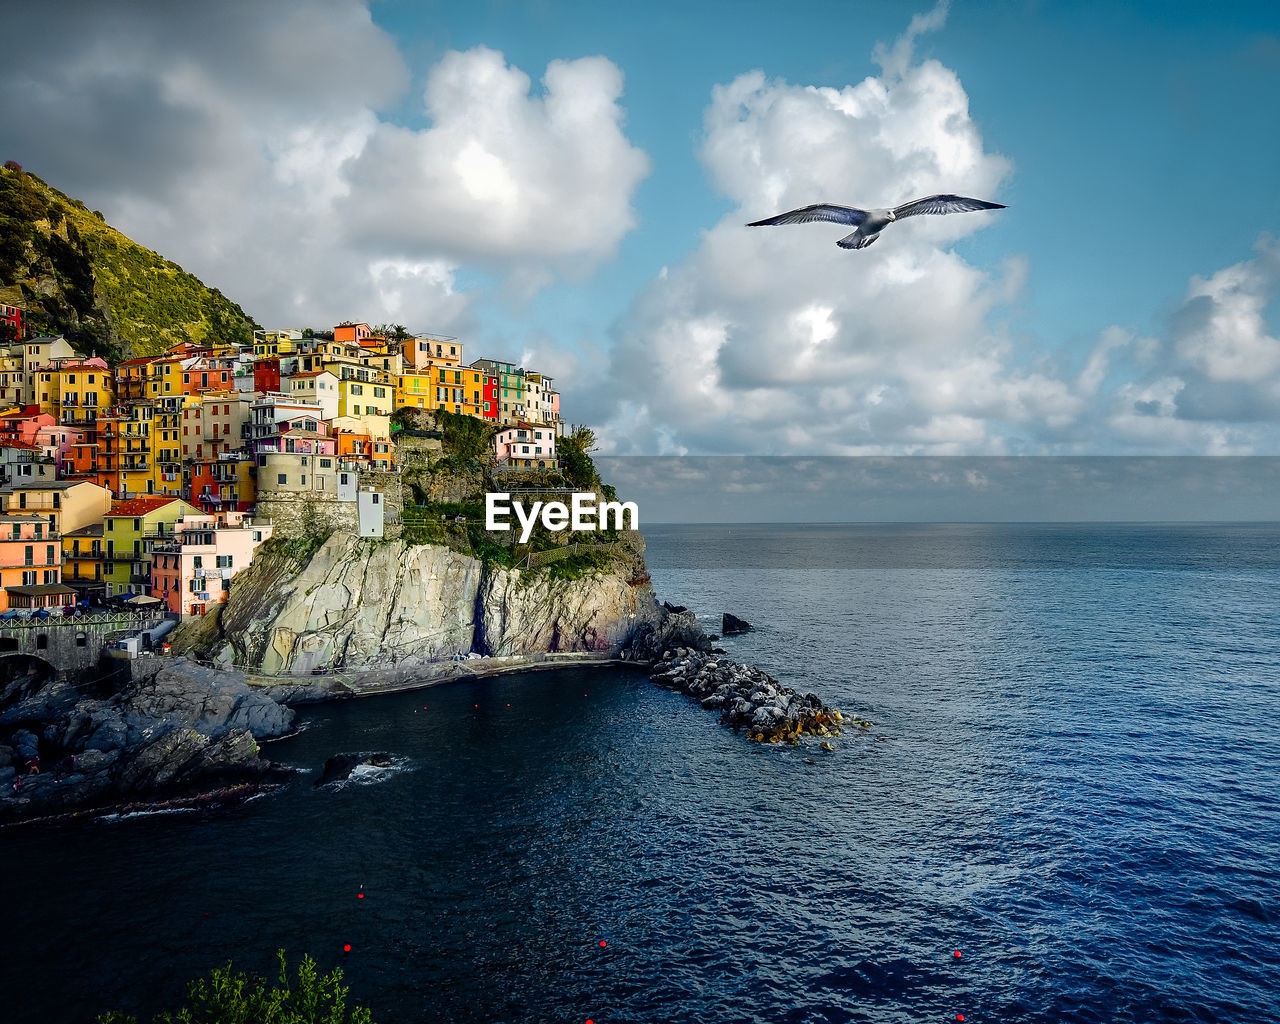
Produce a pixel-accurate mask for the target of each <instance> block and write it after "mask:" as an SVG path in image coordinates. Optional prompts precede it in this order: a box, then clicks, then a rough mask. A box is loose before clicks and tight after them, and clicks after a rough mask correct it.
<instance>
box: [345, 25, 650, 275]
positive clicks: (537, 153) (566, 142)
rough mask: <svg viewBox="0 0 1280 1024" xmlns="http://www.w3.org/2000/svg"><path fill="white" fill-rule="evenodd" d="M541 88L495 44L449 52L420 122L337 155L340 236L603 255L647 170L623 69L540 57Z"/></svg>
mask: <svg viewBox="0 0 1280 1024" xmlns="http://www.w3.org/2000/svg"><path fill="white" fill-rule="evenodd" d="M543 85H544V88H545V95H543V96H534V95H531V93H530V88H531V83H530V80H529V76H528V75H526V74H525V73H524V72H523V71H521V70H520V69H518V68H514V67H511V66H509V65H508V64H507V63H506V62H505V61H504V59H503V57H502V54H500V53H498V52H496V51H494V50H490V49H486V48H484V47H477V48H476V49H474V50H469V51H467V52H465V53H457V52H454V53H449V54H447V55H446V56H445V57H444V59H442V60H441V61H440V62H439V64H437V65H436V66H435V67H434V68H433V69H432V70H431V73H430V75H429V76H428V79H427V85H426V90H425V94H424V101H425V109H426V112H427V114H428V115H429V116H430V118H431V121H432V125H431V127H430V128H427V129H423V130H411V129H405V128H400V127H396V126H394V125H390V124H380V125H379V126H378V128H377V130H376V131H375V133H374V135H373V137H372V138H371V139H370V142H369V144H368V145H367V146H366V147H365V148H364V149H363V151H362V152H361V153H360V154H359V155H358V156H357V157H356V158H355V159H353V160H352V161H351V163H350V164H349V166H348V171H347V176H348V179H349V181H350V182H351V183H352V186H353V187H352V189H351V191H350V194H349V195H348V196H347V197H346V199H345V200H344V201H343V202H342V203H340V204H339V210H340V212H341V215H342V219H343V221H344V223H345V224H346V226H347V232H348V234H349V235H350V236H351V237H352V238H353V239H355V240H357V241H359V242H366V241H369V240H377V241H379V242H383V243H387V242H390V243H391V244H396V245H404V246H408V247H412V248H417V249H423V248H435V249H438V250H441V251H444V252H448V253H449V254H451V255H452V256H453V257H454V258H465V259H474V260H479V261H481V262H496V263H498V264H503V265H505V264H513V263H514V264H518V263H519V262H520V261H537V262H538V264H539V266H545V263H546V261H547V260H551V261H553V262H555V261H559V262H560V263H562V264H563V265H564V266H565V267H573V266H575V265H586V266H589V265H590V264H591V263H592V262H594V261H596V260H598V259H601V258H604V257H608V256H610V255H611V254H612V253H613V251H614V249H615V247H616V246H617V244H618V242H619V241H620V240H621V238H622V237H623V235H625V234H626V233H627V232H628V231H629V230H630V229H631V228H632V227H633V226H634V224H635V217H634V212H633V210H632V208H631V204H630V199H631V195H632V193H633V191H634V189H635V187H636V186H637V185H638V184H639V182H640V181H641V179H643V178H644V177H645V175H646V174H647V173H648V170H649V161H648V158H647V157H646V156H645V154H644V153H643V152H642V151H641V150H639V149H637V148H635V147H634V146H632V145H631V143H630V142H629V141H628V140H627V138H626V136H625V135H624V134H623V131H622V127H621V123H622V113H623V112H622V108H621V107H620V106H619V104H618V100H619V98H620V96H621V93H622V73H621V71H620V70H619V69H618V68H617V67H616V66H615V65H614V64H613V63H611V62H610V61H608V60H606V59H604V58H603V57H589V58H584V59H582V60H575V61H552V63H551V64H550V65H549V66H548V68H547V73H546V76H545V78H544V80H543Z"/></svg>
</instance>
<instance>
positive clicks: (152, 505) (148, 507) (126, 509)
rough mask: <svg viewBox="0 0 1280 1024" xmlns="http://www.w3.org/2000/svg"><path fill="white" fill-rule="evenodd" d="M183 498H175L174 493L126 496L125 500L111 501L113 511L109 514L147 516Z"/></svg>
mask: <svg viewBox="0 0 1280 1024" xmlns="http://www.w3.org/2000/svg"><path fill="white" fill-rule="evenodd" d="M181 500H182V499H181V498H175V497H174V496H173V495H158V496H156V497H154V498H125V499H124V500H123V501H113V502H112V503H111V511H110V512H108V513H107V515H108V516H114V517H124V518H127V519H133V518H136V517H138V516H145V515H148V514H149V513H151V512H154V511H156V509H161V508H164V507H165V506H166V505H171V504H173V503H174V502H175V501H181Z"/></svg>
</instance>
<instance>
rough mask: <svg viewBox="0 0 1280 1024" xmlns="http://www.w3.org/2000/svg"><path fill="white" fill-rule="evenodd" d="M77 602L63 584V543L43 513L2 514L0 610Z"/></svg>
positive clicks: (73, 593)
mask: <svg viewBox="0 0 1280 1024" xmlns="http://www.w3.org/2000/svg"><path fill="white" fill-rule="evenodd" d="M66 604H75V591H73V590H72V589H71V588H70V587H64V586H62V545H61V542H60V541H59V540H58V538H57V536H56V534H55V531H54V530H52V529H51V528H50V526H49V524H48V523H47V522H45V520H44V517H43V516H39V515H35V514H34V513H28V514H9V515H0V611H8V610H9V609H10V608H52V607H60V606H62V605H66Z"/></svg>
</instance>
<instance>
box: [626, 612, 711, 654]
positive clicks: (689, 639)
mask: <svg viewBox="0 0 1280 1024" xmlns="http://www.w3.org/2000/svg"><path fill="white" fill-rule="evenodd" d="M681 647H687V648H690V649H691V650H695V651H701V652H709V651H710V650H711V638H710V637H709V636H707V634H706V633H705V632H704V631H703V629H702V625H701V624H700V623H699V622H698V619H697V616H695V615H694V614H693V612H691V611H689V610H688V609H687V608H681V607H679V606H678V605H668V604H664V605H663V613H662V614H661V615H660V616H659V618H658V621H657V622H655V623H652V624H648V623H646V624H645V625H644V626H642V627H641V628H640V629H638V630H636V633H635V635H634V636H633V637H632V639H631V644H630V646H629V647H628V649H627V650H626V651H624V652H623V656H624V657H627V658H631V659H634V660H635V661H648V662H655V661H658V660H660V659H661V658H662V656H663V654H665V653H666V652H667V651H672V650H675V649H677V648H681Z"/></svg>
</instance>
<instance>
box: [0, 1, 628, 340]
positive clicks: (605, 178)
mask: <svg viewBox="0 0 1280 1024" xmlns="http://www.w3.org/2000/svg"><path fill="white" fill-rule="evenodd" d="M52 6H53V8H54V9H55V10H54V11H50V10H48V9H46V8H44V7H42V8H40V9H39V10H34V9H25V10H19V11H16V12H14V16H13V18H12V19H11V21H10V23H9V24H8V26H7V27H8V28H9V29H11V32H12V34H13V36H14V38H23V39H25V40H27V42H28V44H29V45H24V47H22V48H21V52H19V53H16V54H15V55H13V57H12V59H9V58H7V59H6V64H5V65H4V66H3V67H0V92H3V94H4V95H5V96H6V100H8V101H11V102H6V104H5V105H4V107H5V109H6V110H7V111H8V114H7V115H6V113H4V112H0V130H3V134H4V135H5V137H6V140H7V142H8V143H9V145H10V146H11V147H12V149H11V152H13V153H14V155H15V156H18V157H20V159H21V162H23V163H24V164H26V165H27V166H28V167H30V168H31V169H33V170H36V171H37V172H38V173H41V174H42V176H44V177H46V178H47V179H48V180H50V181H52V182H54V183H55V184H57V185H59V186H60V187H62V188H63V189H64V190H66V191H68V192H70V193H72V194H74V195H78V196H80V197H82V198H83V199H84V200H85V201H86V202H87V203H89V204H90V205H91V206H92V207H96V208H99V209H102V210H103V211H104V212H105V213H106V215H107V217H108V219H109V220H111V221H112V222H113V223H114V224H116V225H117V226H118V227H120V228H121V229H122V230H124V231H125V232H126V233H128V234H130V235H131V236H132V237H135V238H136V239H138V240H139V241H141V242H143V243H144V244H147V245H149V246H150V247H152V248H154V249H157V250H158V251H160V252H162V253H163V254H164V255H166V256H168V257H169V258H171V259H174V260H176V261H177V262H179V263H181V264H182V265H183V266H184V267H186V268H187V269H189V270H191V271H192V272H193V273H195V274H197V275H198V276H200V277H201V278H203V279H204V280H206V281H208V282H209V283H211V284H216V285H217V286H218V287H220V288H221V289H222V290H223V291H224V292H225V293H226V294H228V295H231V296H234V297H235V298H236V300H237V301H239V302H240V303H241V304H242V305H243V306H244V307H245V308H246V309H247V310H248V311H249V312H251V313H252V314H253V315H255V316H257V317H258V318H259V319H260V320H262V321H264V322H266V323H269V324H279V323H286V324H298V325H300V324H301V323H303V322H305V323H307V324H311V325H313V326H323V325H324V324H326V323H332V322H336V321H337V320H338V319H343V318H348V317H357V318H361V317H364V318H369V319H371V320H378V319H382V318H383V317H384V316H391V317H394V318H395V319H396V320H399V321H403V322H404V323H405V324H406V325H408V326H410V327H415V328H422V329H434V330H447V331H449V332H450V333H458V334H465V333H467V331H468V330H469V329H470V328H472V327H473V326H474V317H473V313H472V309H473V306H474V303H475V302H476V300H477V293H476V292H474V291H472V292H467V291H465V290H462V289H460V288H459V287H458V285H457V276H456V275H457V273H458V271H459V270H460V269H461V268H462V267H463V266H467V267H478V268H483V269H484V270H486V271H488V272H489V273H490V274H491V275H494V276H496V280H497V281H498V283H499V284H502V283H504V282H505V283H506V284H507V286H508V288H509V290H510V291H511V292H512V293H514V294H518V295H522V296H527V295H528V294H530V293H531V292H533V291H535V290H537V289H538V288H540V287H543V286H545V285H547V284H549V283H552V282H554V281H555V280H557V279H558V278H560V277H561V276H564V275H569V276H572V277H575V278H580V277H581V276H582V275H584V274H586V273H589V272H590V271H591V270H592V269H593V268H594V267H595V266H596V265H597V264H598V263H599V262H600V261H601V260H605V259H608V258H610V257H611V256H612V254H613V253H614V251H615V249H616V247H617V245H618V243H619V241H620V240H621V238H622V237H623V236H624V235H625V234H626V233H627V232H628V231H630V230H631V229H632V227H633V226H634V213H633V210H632V206H631V200H632V196H633V194H634V192H635V189H636V186H637V185H638V183H639V182H640V181H641V180H642V179H643V178H644V177H645V175H646V174H647V173H648V170H649V164H648V158H647V156H646V155H645V154H644V153H643V152H642V151H641V150H639V149H638V148H636V147H635V146H633V145H632V144H631V143H630V142H629V141H628V139H627V137H626V135H625V134H624V131H623V115H624V111H623V108H622V106H621V103H620V99H621V95H622V87H623V78H622V73H621V71H620V70H619V69H618V68H617V67H616V66H615V65H614V64H613V63H611V62H610V61H609V60H607V59H605V58H603V57H588V58H584V59H580V60H573V61H562V60H557V61H552V62H551V63H550V65H549V66H548V67H547V68H546V72H545V75H544V77H543V80H542V89H541V91H538V90H535V89H534V86H533V84H532V81H531V79H530V76H529V75H528V74H526V73H525V72H524V71H522V70H521V69H519V68H516V67H513V66H511V65H509V64H507V63H506V61H505V59H504V58H503V56H502V54H500V53H498V52H497V51H495V50H491V49H486V48H483V47H479V48H476V49H473V50H469V51H467V52H455V51H450V52H446V53H444V54H443V56H442V57H441V58H440V59H439V61H438V62H437V63H436V64H435V65H434V66H433V67H431V68H430V69H427V72H426V78H425V88H424V89H423V91H422V93H421V106H420V107H419V108H418V109H417V110H414V109H412V105H410V107H409V109H408V110H407V116H408V117H409V118H416V117H421V118H423V119H425V120H426V121H427V123H426V125H425V126H423V127H417V126H414V127H406V126H404V125H402V124H397V123H393V122H392V121H391V120H390V119H389V117H388V115H387V113H386V112H387V111H388V110H391V109H393V108H394V105H395V104H397V103H399V102H400V101H401V100H402V99H403V97H404V96H405V94H406V90H407V89H408V87H409V83H410V80H411V76H410V72H409V69H408V68H407V66H406V65H405V62H404V59H403V57H402V56H401V54H400V52H399V50H398V48H397V46H396V43H395V40H394V39H392V38H391V37H390V36H389V35H388V34H387V33H386V32H384V31H383V30H382V29H381V28H379V27H378V26H377V25H375V24H374V22H373V20H372V18H371V16H370V12H369V7H368V4H367V3H365V2H361V0H321V2H318V3H312V2H302V0H276V2H273V3H270V4H259V3H256V2H251V0H231V2H228V3H226V4H219V5H212V6H210V5H206V6H204V7H200V6H193V5H189V4H172V3H168V2H160V0H154V2H147V0H143V2H139V3H135V4H129V5H111V4H108V5H103V4H90V3H85V4H74V3H67V2H62V3H58V2H56V0H55V2H54V3H53V5H52ZM54 25H56V26H57V34H58V35H57V53H58V56H57V59H56V60H54V59H50V58H49V56H48V52H49V51H48V48H43V47H41V46H40V45H38V44H37V41H38V40H40V39H42V38H45V37H48V36H49V33H50V27H51V26H54ZM19 111H20V112H21V116H19V114H18V112H19ZM399 112H400V113H406V112H405V111H399ZM6 155H9V154H6Z"/></svg>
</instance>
